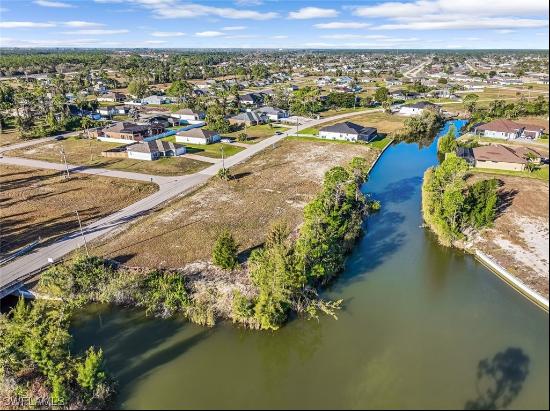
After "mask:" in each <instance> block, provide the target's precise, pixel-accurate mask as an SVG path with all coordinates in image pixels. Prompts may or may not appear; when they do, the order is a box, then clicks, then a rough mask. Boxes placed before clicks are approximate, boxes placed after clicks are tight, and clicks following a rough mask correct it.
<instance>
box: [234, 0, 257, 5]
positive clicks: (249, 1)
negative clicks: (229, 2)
mask: <svg viewBox="0 0 550 411" xmlns="http://www.w3.org/2000/svg"><path fill="white" fill-rule="evenodd" d="M235 4H237V5H239V6H260V5H262V4H264V2H263V1H262V0H235Z"/></svg>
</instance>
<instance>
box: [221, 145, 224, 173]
mask: <svg viewBox="0 0 550 411" xmlns="http://www.w3.org/2000/svg"><path fill="white" fill-rule="evenodd" d="M221 150H222V169H223V170H225V157H224V155H223V143H222V147H221Z"/></svg>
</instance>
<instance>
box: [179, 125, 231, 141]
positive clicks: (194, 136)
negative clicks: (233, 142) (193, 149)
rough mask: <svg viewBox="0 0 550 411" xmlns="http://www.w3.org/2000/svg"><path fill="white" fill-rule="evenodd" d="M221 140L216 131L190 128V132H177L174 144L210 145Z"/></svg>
mask: <svg viewBox="0 0 550 411" xmlns="http://www.w3.org/2000/svg"><path fill="white" fill-rule="evenodd" d="M220 140H221V136H220V135H219V134H218V133H217V132H216V131H211V130H205V129H204V128H192V129H190V130H182V131H178V133H177V134H176V142H178V143H189V144H203V145H206V144H212V143H217V142H218V141H220Z"/></svg>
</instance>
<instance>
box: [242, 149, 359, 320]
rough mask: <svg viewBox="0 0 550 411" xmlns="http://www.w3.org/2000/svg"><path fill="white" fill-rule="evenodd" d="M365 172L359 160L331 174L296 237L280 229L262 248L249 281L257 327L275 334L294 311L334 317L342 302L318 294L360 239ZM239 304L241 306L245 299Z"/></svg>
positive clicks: (280, 226) (253, 260)
mask: <svg viewBox="0 0 550 411" xmlns="http://www.w3.org/2000/svg"><path fill="white" fill-rule="evenodd" d="M367 171H368V166H367V162H366V161H365V160H364V159H362V158H355V159H354V160H353V161H352V162H350V164H349V166H348V167H347V168H343V167H334V168H332V169H331V170H329V171H328V172H327V173H326V174H325V179H324V182H323V189H322V190H321V193H319V194H318V195H317V196H316V198H315V199H314V200H313V201H312V202H310V203H309V204H308V205H307V206H306V207H305V210H304V223H303V225H302V227H301V228H300V232H299V235H298V237H297V238H293V237H292V236H290V235H289V230H288V228H287V227H286V226H285V225H284V224H276V225H274V226H273V227H272V229H271V231H270V233H269V235H268V238H267V241H266V243H265V245H264V247H263V248H261V249H258V250H255V251H254V252H253V253H252V255H251V257H250V276H251V279H252V281H253V283H254V285H255V286H256V287H257V288H258V297H257V299H256V300H255V301H254V302H253V305H254V319H255V320H256V326H257V327H258V328H261V329H277V328H278V327H279V326H280V325H281V324H282V323H283V322H284V321H285V319H286V318H287V315H288V312H289V310H290V309H294V310H295V311H298V312H305V313H307V314H309V315H311V316H315V315H316V313H317V311H319V310H320V311H323V312H326V313H328V314H333V312H334V309H335V308H336V307H337V306H338V302H336V303H330V302H324V301H322V300H320V299H318V298H317V295H316V293H315V291H314V290H315V287H317V286H319V285H324V284H327V283H328V282H329V281H330V280H331V279H333V278H334V277H335V276H336V275H337V274H338V273H339V272H340V271H341V270H342V269H343V267H344V261H345V256H346V254H347V253H348V252H349V251H350V250H351V248H352V246H353V244H354V242H355V241H356V240H357V238H358V237H359V236H360V234H361V231H362V217H363V215H364V213H365V211H366V209H367V201H366V198H365V196H364V195H363V194H362V193H361V192H360V187H361V184H362V183H363V182H364V181H365V179H366V176H367ZM237 302H239V304H237V307H242V299H241V300H237ZM239 312H240V313H242V310H240V311H239ZM241 315H242V314H241ZM248 323H249V324H250V320H249V321H248Z"/></svg>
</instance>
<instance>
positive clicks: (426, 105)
mask: <svg viewBox="0 0 550 411" xmlns="http://www.w3.org/2000/svg"><path fill="white" fill-rule="evenodd" d="M424 110H439V106H438V105H437V104H434V103H430V102H429V101H419V102H418V103H414V104H405V105H403V106H401V107H400V108H399V114H402V115H404V116H417V115H419V114H422V113H423V112H424Z"/></svg>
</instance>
